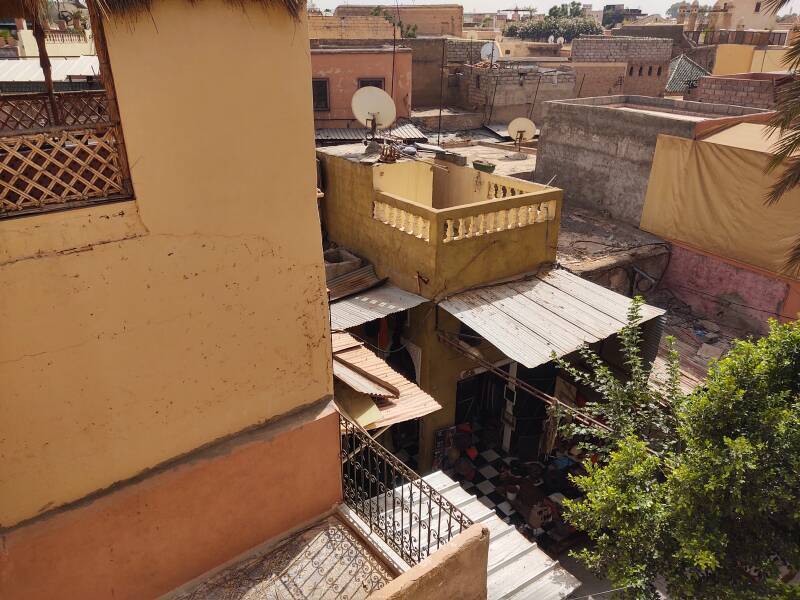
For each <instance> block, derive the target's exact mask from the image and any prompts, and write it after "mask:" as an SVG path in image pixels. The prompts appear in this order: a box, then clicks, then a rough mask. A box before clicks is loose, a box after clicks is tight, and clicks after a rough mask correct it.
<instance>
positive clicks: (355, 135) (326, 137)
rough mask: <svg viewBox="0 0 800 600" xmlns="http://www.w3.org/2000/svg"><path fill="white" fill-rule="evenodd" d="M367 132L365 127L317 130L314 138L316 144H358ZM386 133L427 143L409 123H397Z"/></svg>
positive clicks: (379, 133)
mask: <svg viewBox="0 0 800 600" xmlns="http://www.w3.org/2000/svg"><path fill="white" fill-rule="evenodd" d="M367 131H368V130H367V129H366V128H365V127H353V128H327V129H317V130H316V132H315V134H314V137H315V138H316V141H318V142H358V141H361V140H363V139H364V138H366V136H367ZM381 133H384V132H381V131H379V132H378V135H379V136H380V135H381ZM386 133H388V134H389V135H392V136H394V137H399V138H401V139H402V140H404V141H406V142H427V141H428V138H427V137H426V136H425V134H424V133H422V132H421V131H420V130H419V129H417V127H416V125H413V124H412V123H410V122H403V123H401V122H398V123H397V124H396V125H395V126H394V127H392V128H391V129H389V130H387V131H386Z"/></svg>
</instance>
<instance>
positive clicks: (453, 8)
mask: <svg viewBox="0 0 800 600" xmlns="http://www.w3.org/2000/svg"><path fill="white" fill-rule="evenodd" d="M378 7H381V8H383V10H385V11H387V12H389V13H390V14H392V15H394V14H397V16H398V17H399V20H400V21H402V22H403V24H404V25H416V26H417V35H452V36H455V37H461V36H462V34H463V22H464V8H463V7H462V6H461V5H459V4H439V5H432V4H417V5H408V4H406V5H399V6H397V7H394V6H392V5H387V6H383V5H374V4H373V5H353V4H349V5H341V6H337V7H336V10H335V11H334V13H333V14H334V16H337V17H346V16H367V15H371V14H372V11H373V10H375V9H376V8H378Z"/></svg>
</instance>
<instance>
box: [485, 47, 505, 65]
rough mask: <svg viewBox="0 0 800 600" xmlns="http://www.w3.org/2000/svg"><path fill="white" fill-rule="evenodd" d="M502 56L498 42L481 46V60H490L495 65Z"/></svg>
mask: <svg viewBox="0 0 800 600" xmlns="http://www.w3.org/2000/svg"><path fill="white" fill-rule="evenodd" d="M500 56H501V50H500V44H498V43H497V42H486V43H485V44H484V45H483V46H481V60H488V61H489V62H490V63H491V64H494V63H495V61H496V60H497V59H498V58H500Z"/></svg>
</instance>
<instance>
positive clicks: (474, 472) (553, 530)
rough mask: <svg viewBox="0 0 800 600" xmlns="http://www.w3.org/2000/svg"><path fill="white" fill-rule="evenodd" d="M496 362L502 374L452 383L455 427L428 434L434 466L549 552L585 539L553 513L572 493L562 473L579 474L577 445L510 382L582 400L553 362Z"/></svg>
mask: <svg viewBox="0 0 800 600" xmlns="http://www.w3.org/2000/svg"><path fill="white" fill-rule="evenodd" d="M497 366H498V367H499V369H500V370H501V371H502V372H503V373H504V374H506V375H507V376H508V378H505V377H503V376H501V375H499V374H495V373H492V372H490V371H483V372H479V373H477V374H473V375H471V376H469V377H466V378H464V379H462V380H460V381H459V382H458V383H457V397H456V419H455V425H454V426H453V427H449V428H445V429H441V430H439V431H438V432H437V434H436V445H435V449H434V469H442V470H443V471H445V472H446V473H447V474H448V475H450V476H451V477H453V478H454V479H456V480H457V481H459V483H460V484H461V486H462V487H463V488H464V489H465V490H466V491H468V492H469V493H471V494H473V495H475V496H477V497H478V500H479V501H480V502H482V503H483V504H485V505H486V506H487V507H489V508H492V509H494V510H495V511H496V512H497V514H498V516H500V518H502V519H503V520H505V521H506V522H507V523H509V524H513V525H515V526H516V527H517V529H518V530H519V531H520V532H521V533H522V534H523V535H525V536H526V537H528V538H529V539H531V540H533V541H536V542H537V544H539V545H540V546H541V547H542V548H543V549H544V550H546V551H549V552H551V553H552V554H553V555H557V554H560V553H562V552H563V551H565V550H566V549H568V548H571V547H573V546H575V545H578V544H581V543H582V542H583V541H585V540H584V538H583V536H582V535H581V534H579V533H577V532H576V531H575V530H574V529H573V528H572V527H570V526H569V525H568V524H566V523H565V522H564V520H563V519H562V518H561V514H562V504H563V500H564V499H565V498H577V497H579V496H580V492H579V490H578V489H577V488H576V487H575V486H574V484H573V483H572V482H571V481H570V479H569V476H570V475H572V474H582V473H584V472H585V471H584V468H583V466H582V465H581V461H582V460H583V458H584V457H583V455H582V453H581V450H580V449H579V448H578V446H577V444H571V443H569V442H567V441H564V440H561V439H560V437H559V436H558V423H557V422H556V417H555V416H554V415H552V414H551V412H550V411H549V410H548V406H547V405H546V404H545V402H544V401H543V400H541V399H539V398H536V397H534V396H532V395H531V394H530V393H528V392H526V391H525V390H524V389H521V388H520V387H519V386H517V385H515V384H514V383H512V382H516V381H521V382H524V383H526V384H528V385H530V386H533V387H535V388H537V389H539V390H541V391H542V392H545V393H546V394H548V395H551V396H554V395H555V396H558V397H559V398H568V399H569V400H570V401H571V402H574V403H575V405H578V406H579V405H581V404H583V403H584V401H585V399H584V398H583V397H582V396H581V394H580V392H579V391H578V389H577V388H576V387H575V386H574V385H572V384H571V383H569V382H568V381H567V380H566V379H565V378H564V377H563V376H562V375H561V374H560V372H559V370H558V369H557V367H556V366H555V365H554V364H553V363H547V364H545V365H542V366H540V367H537V368H535V369H528V368H525V367H524V366H522V365H520V364H518V363H515V362H511V361H508V362H507V363H505V364H501V365H497Z"/></svg>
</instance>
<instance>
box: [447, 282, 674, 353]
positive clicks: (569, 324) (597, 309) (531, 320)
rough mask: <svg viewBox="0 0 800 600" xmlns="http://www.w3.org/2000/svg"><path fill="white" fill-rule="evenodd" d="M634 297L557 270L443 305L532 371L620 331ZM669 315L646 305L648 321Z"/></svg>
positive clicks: (468, 293)
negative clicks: (553, 358) (552, 358)
mask: <svg viewBox="0 0 800 600" xmlns="http://www.w3.org/2000/svg"><path fill="white" fill-rule="evenodd" d="M630 304H631V299H630V298H628V297H626V296H623V295H621V294H617V293H616V292H612V291H611V290H608V289H606V288H604V287H602V286H600V285H597V284H596V283H592V282H591V281H587V280H585V279H581V278H580V277H578V276H577V275H573V274H572V273H570V272H569V271H565V270H562V269H553V270H550V271H548V272H546V273H542V274H539V275H536V276H535V277H532V278H530V279H523V280H519V281H512V282H509V283H502V284H498V285H493V286H488V287H483V288H478V289H474V290H469V291H466V292H462V293H460V294H455V295H454V296H451V297H450V298H447V299H446V300H444V301H442V302H440V303H439V306H441V307H442V308H444V309H445V310H446V311H447V312H449V313H450V314H452V315H453V316H454V317H456V318H457V319H458V320H459V321H461V322H462V323H464V324H465V325H467V326H468V327H471V328H472V329H473V330H475V331H476V332H477V333H478V334H480V335H481V336H482V337H483V338H485V339H486V340H487V341H489V342H490V343H491V344H492V345H494V346H495V347H496V348H497V349H498V350H500V351H501V352H503V354H505V355H506V356H508V357H509V358H511V359H512V360H515V361H517V362H519V363H521V364H523V365H525V366H526V367H528V368H533V367H537V366H539V365H542V364H544V363H546V362H549V361H550V360H551V355H552V353H555V354H556V355H557V356H566V355H567V354H570V353H572V352H575V351H576V350H578V349H579V348H580V347H581V346H583V345H584V344H590V343H592V342H598V341H600V340H603V339H606V338H607V337H609V336H612V335H614V334H615V333H618V332H619V331H620V330H621V329H622V328H623V327H625V325H626V324H627V311H628V307H629V306H630ZM662 314H664V311H663V310H662V309H660V308H656V307H654V306H649V305H644V306H642V309H641V316H642V322H646V321H649V320H651V319H653V318H656V317H660V316H661V315H662Z"/></svg>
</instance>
